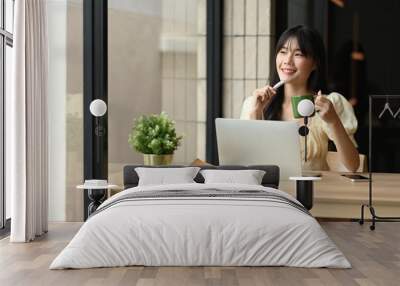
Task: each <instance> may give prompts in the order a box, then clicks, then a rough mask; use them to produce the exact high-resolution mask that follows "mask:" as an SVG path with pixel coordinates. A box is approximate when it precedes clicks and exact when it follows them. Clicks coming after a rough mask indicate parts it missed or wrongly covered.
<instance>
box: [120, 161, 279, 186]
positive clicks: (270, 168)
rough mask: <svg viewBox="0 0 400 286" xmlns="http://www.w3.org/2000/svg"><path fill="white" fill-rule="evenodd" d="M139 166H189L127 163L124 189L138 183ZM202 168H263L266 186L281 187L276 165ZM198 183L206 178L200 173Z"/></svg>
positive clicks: (197, 178)
mask: <svg viewBox="0 0 400 286" xmlns="http://www.w3.org/2000/svg"><path fill="white" fill-rule="evenodd" d="M137 167H146V168H155V167H157V168H160V167H162V168H182V167H188V166H183V165H170V166H144V165H127V166H125V167H124V189H128V188H133V187H136V186H137V185H138V182H139V177H138V175H137V173H136V171H135V168H137ZM199 168H200V169H201V170H205V169H216V170H249V169H251V170H263V171H265V175H264V177H263V179H262V182H261V184H262V185H263V186H265V187H271V188H275V189H277V188H278V187H279V167H278V166H275V165H251V166H239V165H226V166H199ZM194 180H195V181H196V182H197V183H204V178H203V176H202V175H201V174H200V172H199V173H198V174H197V176H196V177H195V178H194Z"/></svg>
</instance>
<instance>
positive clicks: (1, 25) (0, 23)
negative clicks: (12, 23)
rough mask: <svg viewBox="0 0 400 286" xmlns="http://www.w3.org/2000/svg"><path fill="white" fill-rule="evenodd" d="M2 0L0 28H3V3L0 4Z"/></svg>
mask: <svg viewBox="0 0 400 286" xmlns="http://www.w3.org/2000/svg"><path fill="white" fill-rule="evenodd" d="M1 3H2V1H0V29H3V5H1Z"/></svg>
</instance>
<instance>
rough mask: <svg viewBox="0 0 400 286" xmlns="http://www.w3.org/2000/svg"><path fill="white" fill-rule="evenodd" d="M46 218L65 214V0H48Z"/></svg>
mask: <svg viewBox="0 0 400 286" xmlns="http://www.w3.org/2000/svg"><path fill="white" fill-rule="evenodd" d="M47 5H48V6H47V9H48V11H47V12H48V13H47V14H48V37H49V86H48V88H49V97H48V98H49V99H48V115H49V220H50V221H64V220H65V217H66V212H65V208H66V202H65V195H66V193H65V191H66V136H65V134H66V80H67V77H66V61H67V57H66V15H67V1H66V0H48V1H47Z"/></svg>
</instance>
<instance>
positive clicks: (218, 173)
mask: <svg viewBox="0 0 400 286" xmlns="http://www.w3.org/2000/svg"><path fill="white" fill-rule="evenodd" d="M200 174H201V175H202V176H203V177H204V183H205V184H212V183H233V184H246V185H261V182H262V179H263V177H264V175H265V171H262V170H202V171H200Z"/></svg>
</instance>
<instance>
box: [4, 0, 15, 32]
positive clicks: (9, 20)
mask: <svg viewBox="0 0 400 286" xmlns="http://www.w3.org/2000/svg"><path fill="white" fill-rule="evenodd" d="M5 4H6V9H5V12H6V15H5V18H6V19H5V20H6V30H7V31H8V32H10V33H13V32H14V0H6V1H5Z"/></svg>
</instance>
